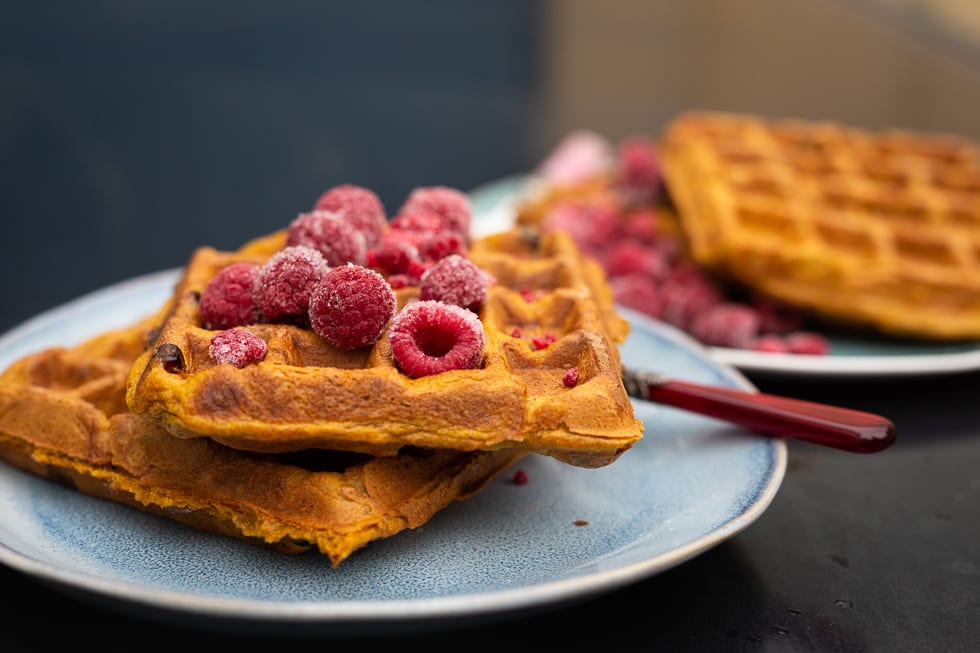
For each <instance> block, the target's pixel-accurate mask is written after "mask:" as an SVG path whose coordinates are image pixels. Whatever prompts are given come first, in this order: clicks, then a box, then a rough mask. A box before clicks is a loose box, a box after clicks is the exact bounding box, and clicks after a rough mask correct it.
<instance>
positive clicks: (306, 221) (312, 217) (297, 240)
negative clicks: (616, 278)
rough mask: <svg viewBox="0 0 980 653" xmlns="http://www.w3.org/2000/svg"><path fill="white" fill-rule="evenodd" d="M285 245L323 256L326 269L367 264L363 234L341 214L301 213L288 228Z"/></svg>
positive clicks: (365, 243)
mask: <svg viewBox="0 0 980 653" xmlns="http://www.w3.org/2000/svg"><path fill="white" fill-rule="evenodd" d="M286 245H287V246H290V245H306V246H307V247H312V248H313V249H315V250H317V251H318V252H320V254H322V255H323V258H324V260H325V261H326V262H327V265H330V266H335V265H343V264H344V263H355V264H357V265H364V264H365V263H366V262H367V240H366V239H365V237H364V234H363V233H361V232H360V231H358V229H357V228H356V227H355V226H354V225H353V224H352V223H350V222H347V221H346V220H344V219H343V218H342V217H341V214H339V213H332V212H330V211H312V212H310V213H301V214H300V215H299V216H298V217H297V218H296V219H295V220H293V221H292V222H291V223H290V224H289V228H288V230H287V233H286Z"/></svg>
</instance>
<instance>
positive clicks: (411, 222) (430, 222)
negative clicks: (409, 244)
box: [390, 211, 443, 244]
mask: <svg viewBox="0 0 980 653" xmlns="http://www.w3.org/2000/svg"><path fill="white" fill-rule="evenodd" d="M390 226H391V230H392V231H394V232H397V233H398V234H399V235H401V236H403V237H406V238H410V239H412V240H413V242H415V243H416V244H421V242H422V241H423V240H425V238H427V237H428V236H429V235H430V234H434V233H438V232H440V231H442V229H443V221H442V218H440V217H439V216H438V215H435V214H431V213H406V212H404V211H401V212H399V213H398V215H396V216H395V217H394V218H392V219H391V225H390Z"/></svg>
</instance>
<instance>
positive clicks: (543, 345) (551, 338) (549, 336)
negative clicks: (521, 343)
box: [531, 332, 558, 349]
mask: <svg viewBox="0 0 980 653" xmlns="http://www.w3.org/2000/svg"><path fill="white" fill-rule="evenodd" d="M556 340H558V336H556V335H555V334H553V333H551V332H548V333H545V334H543V335H540V336H534V337H533V338H531V346H532V347H533V348H534V349H547V348H548V347H550V346H551V343H553V342H555V341H556Z"/></svg>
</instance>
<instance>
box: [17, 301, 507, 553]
mask: <svg viewBox="0 0 980 653" xmlns="http://www.w3.org/2000/svg"><path fill="white" fill-rule="evenodd" d="M158 324H159V320H158V318H157V317H154V318H148V319H147V320H145V321H143V322H140V323H139V324H136V325H134V326H132V327H130V328H128V329H120V330H115V331H110V332H107V333H104V334H101V335H99V336H96V337H94V338H92V339H91V340H89V341H87V342H84V343H82V344H80V345H78V346H76V347H73V348H70V349H69V348H63V347H56V348H50V349H46V350H43V351H40V352H38V353H35V354H31V355H28V356H25V357H24V358H22V359H20V360H18V361H16V362H15V363H14V364H13V365H11V366H10V367H9V368H8V369H7V370H6V371H5V372H4V373H3V374H2V376H0V459H2V460H4V461H6V462H7V463H10V464H12V465H15V466H17V467H20V468H23V469H25V470H27V471H29V472H32V473H34V474H37V475H39V476H42V477H46V478H49V479H52V480H55V481H58V482H60V483H63V484H65V485H68V486H70V487H74V488H77V489H78V490H80V491H82V492H84V493H87V494H90V495H93V496H96V497H101V498H104V499H109V500H112V501H116V502H119V503H122V504H125V505H129V506H132V507H135V508H137V509H139V510H141V511H144V512H148V513H151V514H155V515H158V516H163V517H167V518H169V519H172V520H175V521H177V522H181V523H183V524H186V525H189V526H192V527H195V528H198V529H201V530H205V531H209V532H214V533H218V534H221V535H226V536H230V537H235V538H238V539H241V540H244V541H246V542H249V543H250V544H254V545H259V546H264V547H268V548H270V549H273V550H276V551H279V552H282V553H286V554H296V553H300V552H303V551H307V550H311V549H314V550H318V551H319V552H321V553H323V554H324V555H326V556H327V557H328V558H329V560H330V561H331V563H332V565H333V566H334V567H336V566H337V565H339V564H340V563H341V561H343V560H344V559H346V558H347V557H348V556H349V555H350V554H351V553H352V552H354V551H355V550H357V549H359V548H361V547H363V546H365V545H366V544H367V543H369V542H371V541H374V540H377V539H380V538H385V537H389V536H392V535H394V534H396V533H398V532H400V531H402V530H405V529H410V528H416V527H418V526H420V525H421V524H423V523H426V522H427V521H428V520H429V519H430V518H431V517H432V516H433V515H434V514H435V513H437V512H438V511H439V510H441V509H442V508H444V507H446V506H447V505H449V504H450V503H452V502H453V501H455V500H462V499H466V498H468V497H470V496H472V495H473V494H474V493H476V492H478V491H479V490H481V489H482V488H483V487H485V485H486V484H487V483H488V482H489V481H490V480H491V479H492V478H493V477H494V476H495V475H497V474H498V473H500V472H501V471H502V470H504V469H506V468H507V467H508V466H510V465H511V464H512V463H514V462H515V461H516V460H518V459H519V458H520V457H521V456H522V455H523V454H524V452H523V451H522V450H520V449H503V450H499V451H493V452H470V453H466V452H458V451H449V450H444V451H433V450H428V451H424V450H420V449H411V448H406V449H404V450H403V451H402V452H401V453H399V455H397V456H393V457H386V458H372V457H369V456H364V455H358V454H349V453H343V452H315V453H314V452H304V453H301V454H295V455H293V454H291V455H288V456H273V455H267V454H254V453H247V452H242V451H237V450H234V449H230V448H228V447H224V446H222V445H220V444H218V443H216V442H213V441H211V440H208V439H206V438H196V439H181V438H175V437H173V436H172V435H170V434H169V433H167V432H166V431H165V430H163V429H162V428H160V426H159V425H157V424H156V423H154V422H152V421H151V420H148V419H146V418H143V417H140V416H138V415H134V414H133V413H130V412H128V411H127V410H126V404H125V381H126V376H127V373H128V371H129V368H130V365H131V364H132V361H133V360H134V359H135V358H136V357H137V356H138V355H139V354H140V353H141V352H142V351H143V350H144V348H145V347H146V346H147V344H148V342H149V339H148V334H149V333H150V332H151V331H152V330H153V329H154V327H156V326H157V325H158Z"/></svg>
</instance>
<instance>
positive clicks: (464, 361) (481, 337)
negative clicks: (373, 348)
mask: <svg viewBox="0 0 980 653" xmlns="http://www.w3.org/2000/svg"><path fill="white" fill-rule="evenodd" d="M388 342H389V344H390V345H391V355H392V357H393V358H394V359H395V362H396V363H397V364H398V366H399V368H401V370H402V371H403V372H404V373H405V374H407V375H409V376H411V377H413V378H417V377H420V376H427V375H429V374H439V373H441V372H446V371H448V370H463V369H474V368H476V367H479V365H480V363H481V361H482V360H483V348H484V346H485V344H486V334H485V333H484V331H483V323H482V322H480V318H478V317H477V316H476V314H475V313H473V312H472V311H468V310H466V309H465V308H462V307H460V306H455V305H453V304H444V303H443V302H437V301H434V300H420V301H415V302H412V303H410V304H407V305H405V307H404V308H402V309H401V311H399V312H398V314H397V315H395V318H394V320H393V321H392V324H391V328H390V329H389V330H388Z"/></svg>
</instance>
